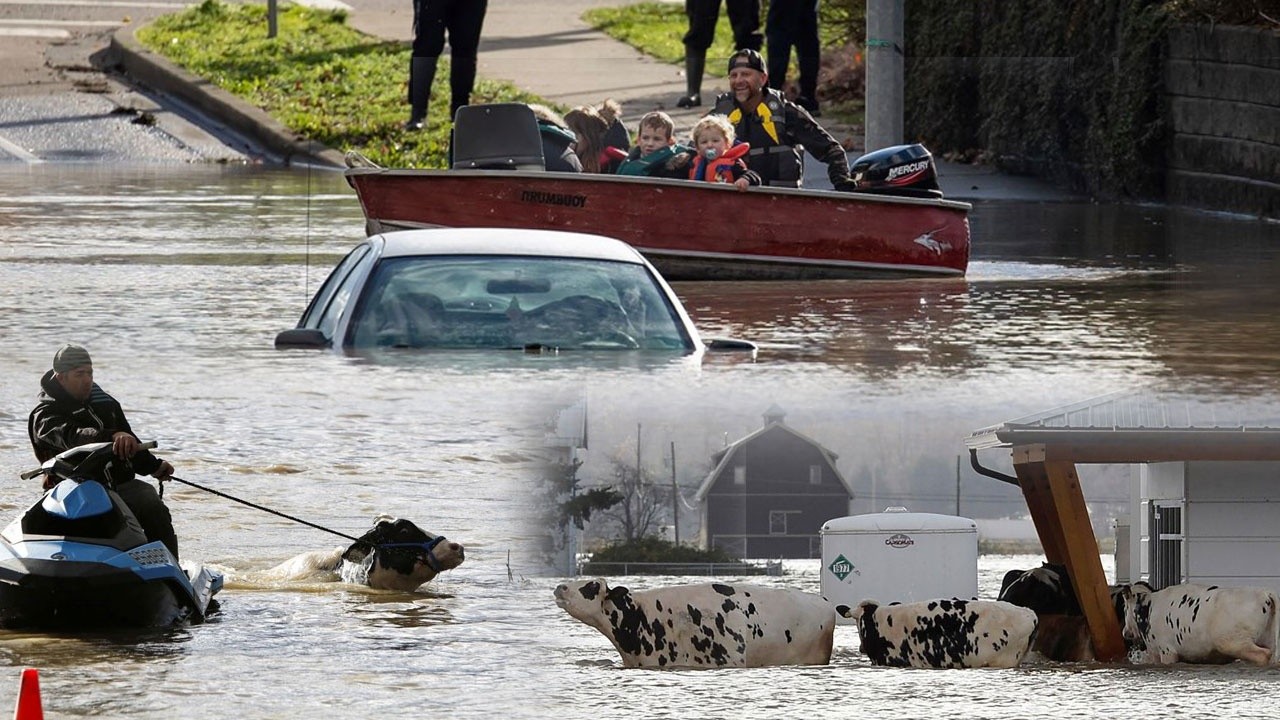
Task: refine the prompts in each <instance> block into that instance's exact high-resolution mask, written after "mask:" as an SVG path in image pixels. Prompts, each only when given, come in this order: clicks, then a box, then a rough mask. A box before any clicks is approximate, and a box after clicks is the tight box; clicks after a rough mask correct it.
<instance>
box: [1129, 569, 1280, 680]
mask: <svg viewBox="0 0 1280 720" xmlns="http://www.w3.org/2000/svg"><path fill="white" fill-rule="evenodd" d="M1121 598H1122V600H1123V602H1124V606H1125V607H1124V636H1125V639H1126V640H1131V641H1133V642H1134V643H1135V645H1136V646H1137V650H1138V653H1137V658H1136V659H1137V661H1138V662H1149V663H1160V664H1170V663H1176V662H1188V663H1228V662H1231V661H1233V660H1247V661H1248V662H1251V663H1254V664H1255V665H1268V664H1271V663H1274V662H1275V660H1276V644H1277V643H1276V640H1277V637H1276V634H1277V605H1278V602H1277V599H1276V593H1275V591H1273V590H1268V589H1265V588H1254V587H1217V586H1216V585H1215V586H1205V585H1193V584H1189V583H1188V584H1184V585H1171V586H1169V587H1167V588H1165V589H1163V590H1159V591H1156V592H1152V590H1151V586H1150V585H1147V584H1146V583H1143V582H1139V583H1134V584H1133V585H1130V586H1126V587H1125V588H1123V589H1122V590H1121Z"/></svg>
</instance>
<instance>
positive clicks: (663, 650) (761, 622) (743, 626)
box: [555, 578, 836, 668]
mask: <svg viewBox="0 0 1280 720" xmlns="http://www.w3.org/2000/svg"><path fill="white" fill-rule="evenodd" d="M555 598H556V605H558V606H560V607H561V608H563V609H564V610H565V611H566V612H568V613H569V614H570V615H572V616H573V617H574V618H576V619H578V620H580V621H582V622H583V623H586V624H587V625H590V626H591V627H593V628H595V629H596V630H599V631H600V632H601V633H603V634H604V636H605V637H607V638H609V642H611V643H613V646H614V648H616V649H617V650H618V653H619V654H620V655H621V656H622V664H623V666H624V667H650V668H676V667H679V668H718V667H763V666H769V665H826V664H827V663H828V662H830V660H831V644H832V638H833V636H834V631H835V626H836V616H835V611H834V610H832V608H831V605H830V604H828V603H827V602H826V601H825V600H823V599H822V598H821V597H818V596H816V595H810V594H807V593H803V592H799V591H796V590H784V589H776V588H765V587H760V586H756V585H735V584H728V583H705V584H699V585H677V586H673V587H666V588H657V589H653V590H640V591H636V592H632V591H631V590H628V589H627V588H625V587H613V588H611V587H609V585H608V583H606V582H605V581H604V580H603V579H601V578H596V579H594V580H580V581H575V582H568V583H562V584H560V585H559V586H557V587H556V589H555Z"/></svg>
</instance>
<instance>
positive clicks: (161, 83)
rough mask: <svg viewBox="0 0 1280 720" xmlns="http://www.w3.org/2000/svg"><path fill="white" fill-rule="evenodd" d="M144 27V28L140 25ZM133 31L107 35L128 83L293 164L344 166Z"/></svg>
mask: <svg viewBox="0 0 1280 720" xmlns="http://www.w3.org/2000/svg"><path fill="white" fill-rule="evenodd" d="M144 27H145V26H144ZM138 29H139V28H136V27H125V28H121V29H119V30H117V31H116V32H115V33H113V34H112V35H111V45H110V47H109V48H108V50H107V52H108V55H107V62H108V63H109V64H112V65H116V66H118V67H119V68H120V70H121V71H122V72H123V73H124V74H125V75H126V76H128V77H129V78H130V79H131V80H133V81H134V82H137V83H140V84H142V85H144V86H146V87H148V88H150V89H152V90H155V91H157V92H159V93H163V94H165V95H168V96H171V97H173V98H176V99H177V100H179V101H180V102H183V103H186V104H187V105H189V106H190V107H192V108H194V109H196V110H198V111H199V112H200V113H201V114H202V115H204V116H205V117H207V118H209V119H210V120H212V121H214V122H218V123H223V124H225V125H226V126H227V127H228V128H230V129H231V130H233V131H235V132H236V133H238V134H240V135H242V136H244V137H246V138H248V139H249V140H251V141H252V142H254V143H256V144H257V145H259V146H260V147H261V148H263V149H264V150H267V151H268V152H271V153H273V154H275V155H278V156H280V158H281V161H282V162H283V163H284V164H285V165H292V164H294V163H301V164H313V165H321V166H326V167H332V168H345V167H346V162H345V161H344V159H343V154H342V153H340V152H338V151H337V150H334V149H332V148H329V147H325V146H324V145H321V144H319V143H317V142H315V141H314V140H308V139H307V138H306V137H304V136H302V135H299V134H297V133H295V132H293V131H291V130H289V129H288V128H286V127H285V126H283V125H281V124H280V123H279V122H277V121H276V119H275V118H273V117H271V116H270V115H268V114H267V113H266V111H264V110H262V109H261V108H258V107H255V106H253V105H250V104H249V103H247V102H245V101H243V100H241V99H240V98H238V97H236V96H235V95H232V94H231V93H229V92H227V91H226V90H223V89H222V88H220V87H218V86H216V85H214V84H212V83H210V82H209V81H207V80H204V79H202V78H198V77H196V76H194V75H192V74H191V73H189V72H187V71H186V70H183V69H182V68H180V67H178V66H176V65H174V64H173V63H171V62H169V61H168V60H166V59H165V58H163V57H161V56H160V55H157V54H155V53H153V52H151V51H150V50H148V49H146V48H145V47H143V46H142V43H141V42H139V41H138V38H137V35H136V33H137V31H138Z"/></svg>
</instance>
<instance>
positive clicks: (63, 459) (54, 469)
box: [18, 440, 159, 480]
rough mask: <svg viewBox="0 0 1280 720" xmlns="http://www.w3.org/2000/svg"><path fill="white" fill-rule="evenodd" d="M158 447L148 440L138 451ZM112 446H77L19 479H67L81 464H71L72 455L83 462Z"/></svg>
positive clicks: (22, 474)
mask: <svg viewBox="0 0 1280 720" xmlns="http://www.w3.org/2000/svg"><path fill="white" fill-rule="evenodd" d="M158 445H159V443H157V442H156V441H155V440H148V441H146V442H140V443H138V449H139V450H151V449H153V448H155V447H157V446H158ZM111 446H112V443H109V442H99V443H89V444H87V445H77V446H76V447H73V448H69V449H67V450H63V451H62V452H60V453H58V454H57V455H55V456H53V457H51V458H49V459H48V460H45V461H44V463H43V464H42V465H41V466H40V467H38V468H33V469H31V470H24V471H23V472H21V473H19V474H18V477H19V478H21V479H23V480H30V479H32V478H34V477H38V476H40V475H42V474H52V475H58V476H61V477H66V473H67V472H70V471H71V470H74V469H75V467H76V466H77V465H78V464H79V462H74V463H73V462H71V461H70V460H69V458H70V456H72V455H78V456H81V458H80V460H81V461H83V459H84V458H85V457H88V456H89V455H92V454H94V453H99V452H103V451H104V450H105V451H108V452H109V451H110V448H111ZM63 468H65V469H63ZM60 469H63V470H62V471H61V472H60V471H59V470H60Z"/></svg>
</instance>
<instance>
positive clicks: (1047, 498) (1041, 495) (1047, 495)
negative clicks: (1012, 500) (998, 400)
mask: <svg viewBox="0 0 1280 720" xmlns="http://www.w3.org/2000/svg"><path fill="white" fill-rule="evenodd" d="M1013 471H1014V473H1016V474H1017V476H1018V486H1019V487H1021V488H1022V497H1023V498H1025V499H1026V501H1027V511H1028V512H1029V513H1030V514H1031V522H1032V523H1034V524H1035V526H1036V535H1038V536H1039V537H1040V546H1041V547H1043V548H1044V556H1045V560H1047V561H1048V562H1051V563H1054V564H1057V565H1062V564H1064V563H1063V558H1064V550H1063V547H1064V546H1065V545H1066V538H1064V537H1063V534H1062V525H1061V523H1059V522H1058V520H1057V516H1058V512H1057V510H1056V509H1055V508H1054V506H1053V494H1052V493H1051V492H1050V490H1049V475H1048V473H1046V472H1045V465H1044V446H1043V445H1029V446H1024V447H1016V448H1014V449H1013Z"/></svg>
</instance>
